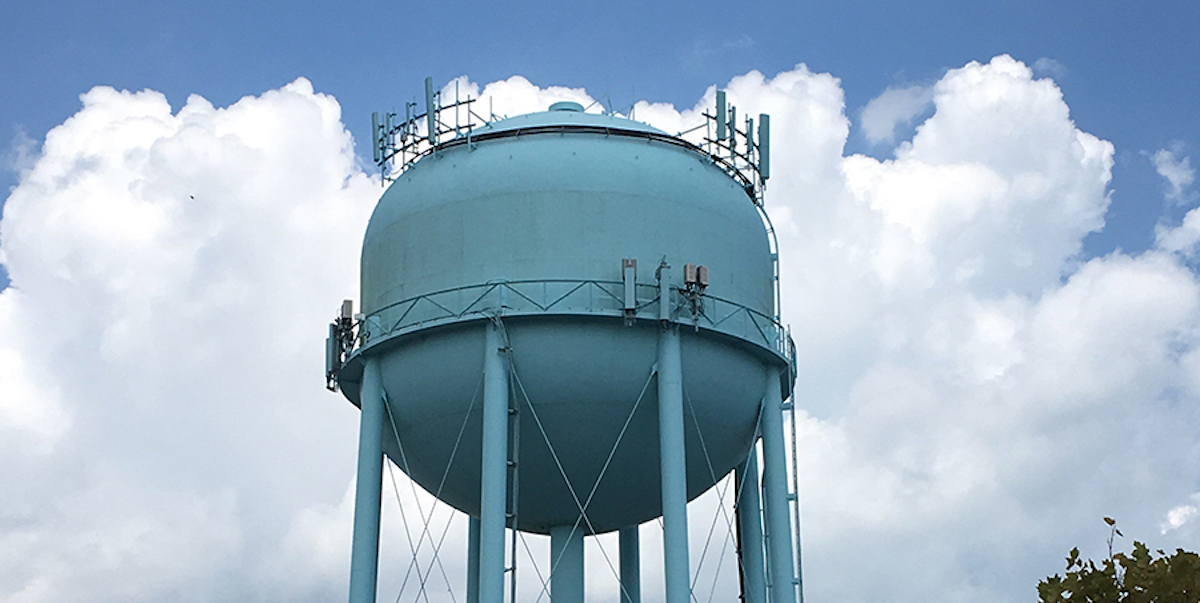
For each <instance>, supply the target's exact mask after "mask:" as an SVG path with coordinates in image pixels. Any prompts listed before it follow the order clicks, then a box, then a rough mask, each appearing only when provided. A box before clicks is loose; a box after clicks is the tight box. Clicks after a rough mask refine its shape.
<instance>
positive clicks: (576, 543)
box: [550, 525, 583, 603]
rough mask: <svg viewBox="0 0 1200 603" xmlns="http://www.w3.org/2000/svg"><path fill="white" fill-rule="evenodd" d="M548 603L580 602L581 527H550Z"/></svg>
mask: <svg viewBox="0 0 1200 603" xmlns="http://www.w3.org/2000/svg"><path fill="white" fill-rule="evenodd" d="M550 564H551V565H550V603H583V529H582V528H581V527H579V526H575V525H561V526H553V527H551V528H550Z"/></svg>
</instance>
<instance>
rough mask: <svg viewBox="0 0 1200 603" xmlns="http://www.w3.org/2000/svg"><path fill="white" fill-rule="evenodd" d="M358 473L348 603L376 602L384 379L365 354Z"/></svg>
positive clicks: (376, 364)
mask: <svg viewBox="0 0 1200 603" xmlns="http://www.w3.org/2000/svg"><path fill="white" fill-rule="evenodd" d="M359 400H360V402H359V405H360V406H361V407H362V416H361V418H360V423H359V428H358V477H357V478H356V482H355V491H354V537H353V544H352V545H351V553H350V603H375V585H376V578H377V576H378V572H379V505H380V493H381V490H382V488H383V405H384V401H383V382H382V378H381V377H380V374H379V359H378V358H374V357H368V358H367V359H366V366H365V367H364V369H363V381H362V391H361V394H360V396H359Z"/></svg>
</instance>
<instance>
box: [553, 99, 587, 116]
mask: <svg viewBox="0 0 1200 603" xmlns="http://www.w3.org/2000/svg"><path fill="white" fill-rule="evenodd" d="M550 110H551V111H574V112H576V113H583V105H581V104H579V103H577V102H575V101H558V102H557V103H554V104H553V105H550Z"/></svg>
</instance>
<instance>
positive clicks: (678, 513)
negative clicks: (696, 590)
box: [658, 271, 691, 603]
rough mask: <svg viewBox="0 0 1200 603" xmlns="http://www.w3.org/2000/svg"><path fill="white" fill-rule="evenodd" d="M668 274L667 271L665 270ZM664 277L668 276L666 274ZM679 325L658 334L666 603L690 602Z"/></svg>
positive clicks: (664, 326) (667, 325) (659, 426)
mask: <svg viewBox="0 0 1200 603" xmlns="http://www.w3.org/2000/svg"><path fill="white" fill-rule="evenodd" d="M664 272H665V271H664ZM663 276H664V278H665V276H666V275H665V274H664V275H663ZM679 346H680V344H679V326H678V325H677V324H675V323H671V322H668V323H665V324H664V325H663V327H662V329H661V330H660V331H659V335H658V440H659V456H660V461H661V469H662V512H663V573H664V574H665V576H664V577H665V582H666V603H688V601H689V599H690V598H691V585H690V584H689V583H688V578H689V576H688V572H689V571H690V568H689V567H688V533H687V461H686V458H685V456H684V438H683V369H682V367H681V360H680V349H679Z"/></svg>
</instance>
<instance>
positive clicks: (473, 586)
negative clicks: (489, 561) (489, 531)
mask: <svg viewBox="0 0 1200 603" xmlns="http://www.w3.org/2000/svg"><path fill="white" fill-rule="evenodd" d="M467 603H479V518H478V517H471V518H470V519H469V520H468V523H467Z"/></svg>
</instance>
